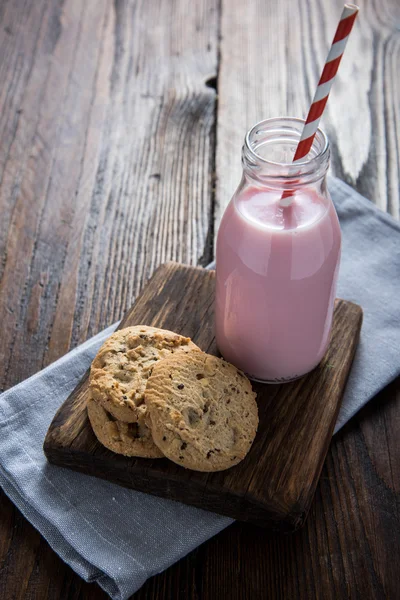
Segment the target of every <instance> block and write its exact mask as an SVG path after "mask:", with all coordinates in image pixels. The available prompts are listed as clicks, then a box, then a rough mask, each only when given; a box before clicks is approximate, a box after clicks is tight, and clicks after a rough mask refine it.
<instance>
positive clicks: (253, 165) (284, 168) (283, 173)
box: [242, 117, 330, 183]
mask: <svg viewBox="0 0 400 600" xmlns="http://www.w3.org/2000/svg"><path fill="white" fill-rule="evenodd" d="M304 124H305V121H304V119H299V118H297V117H273V118H270V119H264V120H263V121H259V122H258V123H256V124H255V125H254V126H253V127H252V128H251V129H250V130H249V131H248V132H247V133H246V136H245V140H244V146H243V153H242V156H243V165H244V167H245V169H246V170H250V171H251V173H252V175H253V176H255V177H256V178H262V179H263V178H267V179H272V180H277V181H279V180H280V181H282V180H284V181H288V182H289V181H290V180H292V179H294V178H297V183H300V182H299V180H298V178H299V177H300V178H301V179H302V180H303V179H305V180H307V181H308V182H310V181H314V180H317V179H320V178H322V177H323V176H324V175H325V173H326V171H327V170H328V167H329V157H330V147H329V140H328V137H327V135H326V133H325V132H324V131H323V130H322V129H320V128H318V129H317V132H316V134H315V138H314V141H313V144H312V147H311V150H310V152H309V154H308V155H307V157H305V158H304V160H301V161H298V162H297V161H296V162H295V163H291V162H289V163H288V162H277V161H275V160H271V159H270V158H266V157H265V156H262V155H261V154H260V153H258V152H257V150H258V149H259V148H260V146H261V145H262V144H261V143H260V140H261V141H263V142H264V143H265V140H269V143H270V145H271V144H272V143H273V142H274V141H275V142H276V143H277V142H278V141H279V140H280V141H282V140H285V139H286V141H287V142H288V143H289V141H290V143H292V144H293V143H294V144H297V142H298V141H299V140H300V136H301V132H302V130H303V127H304Z"/></svg>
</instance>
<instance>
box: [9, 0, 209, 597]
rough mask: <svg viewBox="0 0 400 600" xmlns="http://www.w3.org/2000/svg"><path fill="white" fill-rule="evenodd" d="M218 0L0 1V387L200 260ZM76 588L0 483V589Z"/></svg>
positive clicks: (72, 592) (68, 592) (37, 593)
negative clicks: (162, 267) (171, 271)
mask: <svg viewBox="0 0 400 600" xmlns="http://www.w3.org/2000/svg"><path fill="white" fill-rule="evenodd" d="M217 5H218V1H217V0H199V1H196V3H194V4H193V3H192V2H190V1H189V0H171V1H170V0H154V1H152V2H146V1H145V0H115V2H108V1H107V0H89V1H85V2H81V1H80V0H64V1H63V0H5V1H4V2H1V3H0V57H1V58H0V214H1V218H0V317H1V325H2V329H1V342H2V343H1V346H0V390H2V389H6V388H7V387H10V386H11V385H13V384H15V383H17V382H18V381H20V380H22V379H24V378H26V377H28V376H29V375H31V374H32V373H34V372H36V371H38V370H39V369H40V368H41V367H42V366H44V365H46V364H48V363H49V362H51V361H53V360H54V359H56V358H57V357H59V356H60V355H62V354H64V353H65V352H66V351H67V350H68V349H69V348H70V347H71V346H74V345H76V344H78V343H79V342H80V341H82V340H84V339H86V338H87V337H88V336H90V335H91V334H93V333H95V332H96V331H98V330H99V329H101V328H102V327H104V326H105V325H106V324H109V323H111V322H112V321H115V320H116V319H118V318H119V317H120V316H121V314H122V313H123V311H124V309H125V308H126V307H127V306H129V305H131V304H132V301H133V299H134V296H135V294H136V293H137V290H138V289H139V287H140V285H141V283H142V281H143V280H144V279H145V278H147V277H148V276H149V275H150V273H151V272H152V271H153V270H154V268H155V267H156V266H158V264H159V263H161V262H163V261H165V260H167V259H175V260H181V261H184V262H187V263H191V264H196V263H198V262H199V261H200V262H203V263H204V262H208V261H209V260H210V259H211V251H212V239H211V237H210V234H211V233H212V216H211V200H210V198H211V187H212V170H213V163H214V130H215V103H216V92H215V90H214V89H213V88H210V87H208V86H207V85H206V81H207V80H208V79H209V78H212V77H215V75H216V70H217V52H218V48H217V43H218V40H217V34H218V31H217V29H218V12H217ZM83 586H84V583H83V582H82V581H81V580H80V579H79V578H78V577H77V576H74V574H73V573H72V571H71V570H70V569H69V568H68V567H66V565H64V564H63V563H62V562H61V561H60V560H59V559H58V557H57V556H56V555H55V554H54V553H53V552H52V551H51V550H50V549H49V547H48V546H47V544H46V542H45V541H44V540H43V539H41V537H40V535H39V534H38V533H37V532H36V531H35V530H34V529H33V527H32V526H31V525H29V523H28V522H27V521H25V519H24V518H23V517H22V516H21V515H20V513H19V512H18V511H17V510H16V509H15V508H14V507H12V505H11V503H10V502H9V501H8V500H7V499H6V498H5V496H4V495H3V494H2V493H1V492H0V597H4V598H14V597H15V598H28V597H29V598H34V597H35V598H45V597H49V598H50V597H51V598H67V597H68V598H77V597H78V595H79V594H80V591H81V589H82V588H83ZM90 589H92V590H93V592H88V593H89V595H90V594H91V593H92V594H93V595H92V597H93V598H99V597H100V596H101V592H100V590H99V589H98V587H97V586H92V587H91V588H90V587H89V590H90Z"/></svg>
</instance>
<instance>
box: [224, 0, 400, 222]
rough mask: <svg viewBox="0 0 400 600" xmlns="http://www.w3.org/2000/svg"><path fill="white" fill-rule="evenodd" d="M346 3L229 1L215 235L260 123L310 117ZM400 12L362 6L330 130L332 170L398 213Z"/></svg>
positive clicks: (328, 113) (330, 112)
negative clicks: (248, 138)
mask: <svg viewBox="0 0 400 600" xmlns="http://www.w3.org/2000/svg"><path fill="white" fill-rule="evenodd" d="M342 5H343V2H341V0H335V1H334V2H326V3H323V4H321V2H319V1H318V0H306V1H305V2H289V1H287V2H264V1H263V0H254V1H253V2H250V3H244V2H239V1H236V2H233V3H232V2H227V1H226V2H223V3H222V22H221V49H220V56H221V60H220V65H219V76H218V126H217V154H216V168H217V173H216V175H217V185H216V203H215V230H217V227H218V224H219V221H220V219H221V216H222V213H223V210H224V208H225V206H226V204H227V203H228V202H229V199H230V197H231V196H232V194H233V192H234V190H235V189H236V187H237V185H238V183H239V180H240V176H241V164H240V149H241V147H242V144H243V138H244V135H245V133H246V131H247V130H248V129H249V128H250V127H251V126H252V125H254V124H255V123H256V122H257V121H260V120H262V119H266V118H270V117H276V116H280V115H292V116H299V117H303V118H304V117H305V115H306V114H307V109H308V107H309V104H310V102H311V99H312V96H313V94H314V91H315V87H316V84H317V82H318V78H319V74H320V71H321V69H322V66H323V64H324V61H325V59H326V55H327V51H328V49H329V45H330V43H331V40H332V37H333V34H334V31H335V28H336V25H337V21H338V19H339V17H340V13H341V9H342ZM399 25H400V6H399V4H398V2H397V0H384V1H383V2H381V3H380V4H379V8H378V5H376V4H375V3H373V2H368V3H365V6H364V5H362V6H361V11H360V16H359V18H358V20H357V23H356V26H355V28H354V30H353V32H352V34H351V37H350V40H349V42H348V46H347V49H346V53H345V56H344V57H343V60H342V63H341V65H340V69H339V73H338V75H337V78H336V81H335V84H334V86H333V88H332V92H331V96H330V98H329V102H328V104H327V108H326V110H325V113H324V116H323V119H322V127H323V128H324V129H325V130H326V131H327V133H328V135H329V138H330V141H331V147H332V173H333V174H335V175H338V176H339V177H341V178H342V179H344V180H345V181H347V182H348V183H349V184H350V185H352V186H353V187H355V188H356V189H358V190H359V191H360V192H361V193H362V194H364V195H365V196H366V197H367V198H369V199H370V200H372V201H373V202H374V203H375V204H377V205H378V206H379V207H380V208H382V209H383V210H387V211H389V212H391V214H392V215H394V216H395V217H400V204H399V201H400V190H399V183H398V182H399V176H400V152H399V139H400V103H399V101H398V97H399V88H398V86H399V83H398V82H399V79H400V31H399Z"/></svg>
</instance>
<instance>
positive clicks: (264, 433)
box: [44, 263, 362, 531]
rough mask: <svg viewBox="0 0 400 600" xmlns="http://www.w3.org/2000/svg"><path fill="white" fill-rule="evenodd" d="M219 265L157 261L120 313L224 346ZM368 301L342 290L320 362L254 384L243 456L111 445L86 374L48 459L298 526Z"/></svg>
mask: <svg viewBox="0 0 400 600" xmlns="http://www.w3.org/2000/svg"><path fill="white" fill-rule="evenodd" d="M214 277H215V274H214V272H213V271H206V270H204V269H198V268H194V267H186V266H183V265H179V264H176V263H168V264H165V265H162V266H161V267H159V268H158V269H157V271H156V272H155V274H154V275H153V277H152V278H151V280H150V281H149V283H148V284H147V285H146V286H145V288H144V289H143V291H142V293H141V295H140V296H139V298H138V299H137V301H136V302H135V304H134V306H133V307H132V309H131V310H130V311H129V312H128V314H127V315H126V316H125V318H124V319H123V321H122V322H121V325H120V327H126V326H128V325H139V324H145V325H153V326H156V327H162V328H165V329H172V330H174V331H176V332H178V333H181V334H183V335H187V336H190V337H191V338H192V339H193V341H194V342H195V343H196V344H197V345H198V346H200V348H201V349H202V350H204V351H206V352H210V353H212V354H217V349H216V345H215V340H214V332H213V301H214ZM361 323H362V309H361V308H360V307H359V306H357V305H356V304H353V303H351V302H346V301H344V300H337V301H336V307H335V314H334V323H333V333H332V340H331V344H330V346H329V349H328V352H327V354H326V356H325V357H324V359H323V360H322V362H321V364H320V365H319V366H318V367H317V368H316V369H315V370H314V371H313V372H312V373H310V374H309V375H306V376H305V377H303V378H302V379H299V380H297V381H295V382H293V383H286V384H284V385H263V384H253V387H254V389H255V390H256V392H257V401H258V407H259V417H260V424H259V430H258V433H257V437H256V440H255V442H254V444H253V446H252V448H251V450H250V452H249V454H248V455H247V457H246V458H245V460H243V461H242V462H241V463H240V464H239V465H237V466H235V467H232V468H231V469H229V470H227V471H221V472H219V473H199V472H195V471H189V470H186V469H184V468H183V467H180V466H178V465H175V464H174V463H172V462H170V461H168V460H167V459H157V460H152V459H144V458H127V457H124V456H120V455H118V454H114V453H113V452H111V451H109V450H107V449H106V448H104V447H103V446H102V445H101V444H100V443H99V442H98V441H97V439H96V437H95V436H94V434H93V432H92V429H91V426H90V423H89V421H88V417H87V414H86V400H87V397H88V376H87V375H86V376H85V377H84V378H83V380H82V381H81V383H80V384H79V385H78V386H77V388H76V389H75V390H74V392H73V393H72V394H71V395H70V397H69V398H68V399H67V400H66V401H65V403H64V404H63V405H62V406H61V408H60V409H59V411H58V412H57V414H56V415H55V417H54V420H53V422H52V424H51V426H50V428H49V431H48V433H47V436H46V439H45V442H44V451H45V453H46V456H47V458H48V460H49V461H50V462H52V463H54V464H56V465H60V466H62V467H69V468H71V469H74V470H76V471H81V472H82V473H87V474H88V475H94V476H96V477H102V478H104V479H107V480H109V481H112V482H114V483H117V484H120V485H123V486H126V487H130V488H133V489H135V490H141V491H143V492H148V493H149V494H155V495H157V496H163V497H165V498H170V499H173V500H179V501H181V502H185V503H186V504H193V505H194V506H199V507H201V508H204V509H206V510H211V511H214V512H217V513H221V514H223V515H228V516H230V517H234V518H235V519H239V520H243V521H250V522H252V523H256V524H258V525H262V526H272V527H273V528H275V529H280V530H286V531H290V530H294V529H296V528H298V527H299V526H301V525H302V524H303V523H304V521H305V518H306V516H307V513H308V510H309V508H310V504H311V501H312V498H313V494H314V491H315V487H316V485H317V482H318V478H319V475H320V472H321V468H322V465H323V462H324V459H325V456H326V453H327V450H328V446H329V443H330V440H331V436H332V431H333V428H334V424H335V421H336V417H337V414H338V410H339V407H340V402H341V398H342V395H343V391H344V387H345V384H346V380H347V377H348V374H349V371H350V367H351V363H352V360H353V357H354V353H355V350H356V347H357V342H358V338H359V333H360V328H361Z"/></svg>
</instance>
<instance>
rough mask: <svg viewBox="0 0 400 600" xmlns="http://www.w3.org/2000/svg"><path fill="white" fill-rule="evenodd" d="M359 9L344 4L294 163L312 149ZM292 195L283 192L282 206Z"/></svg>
mask: <svg viewBox="0 0 400 600" xmlns="http://www.w3.org/2000/svg"><path fill="white" fill-rule="evenodd" d="M358 11H359V8H358V6H356V5H355V4H345V5H344V8H343V12H342V16H341V17H340V21H339V24H338V26H337V29H336V33H335V37H334V38H333V42H332V46H331V49H330V50H329V54H328V57H327V59H326V61H325V66H324V69H323V71H322V75H321V77H320V80H319V82H318V87H317V90H316V92H315V95H314V99H313V101H312V104H311V106H310V110H309V111H308V115H307V119H306V122H305V124H304V128H303V131H302V134H301V137H300V141H299V143H298V145H297V148H296V152H295V155H294V157H293V162H294V163H295V162H298V161H301V159H302V158H304V157H305V156H307V154H308V153H309V152H310V150H311V146H312V144H313V141H314V137H315V134H316V132H317V129H318V125H319V122H320V120H321V117H322V113H323V112H324V108H325V105H326V103H327V100H328V96H329V92H330V91H331V87H332V84H333V81H334V79H335V76H336V73H337V71H338V68H339V65H340V61H341V60H342V56H343V52H344V49H345V48H346V44H347V41H348V39H349V35H350V32H351V30H352V28H353V25H354V21H355V20H356V17H357V14H358ZM290 196H291V194H290V192H285V193H284V194H283V196H282V201H281V204H282V206H289V205H290V203H291V200H288V199H287V198H288V197H290ZM285 198H286V200H285Z"/></svg>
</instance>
